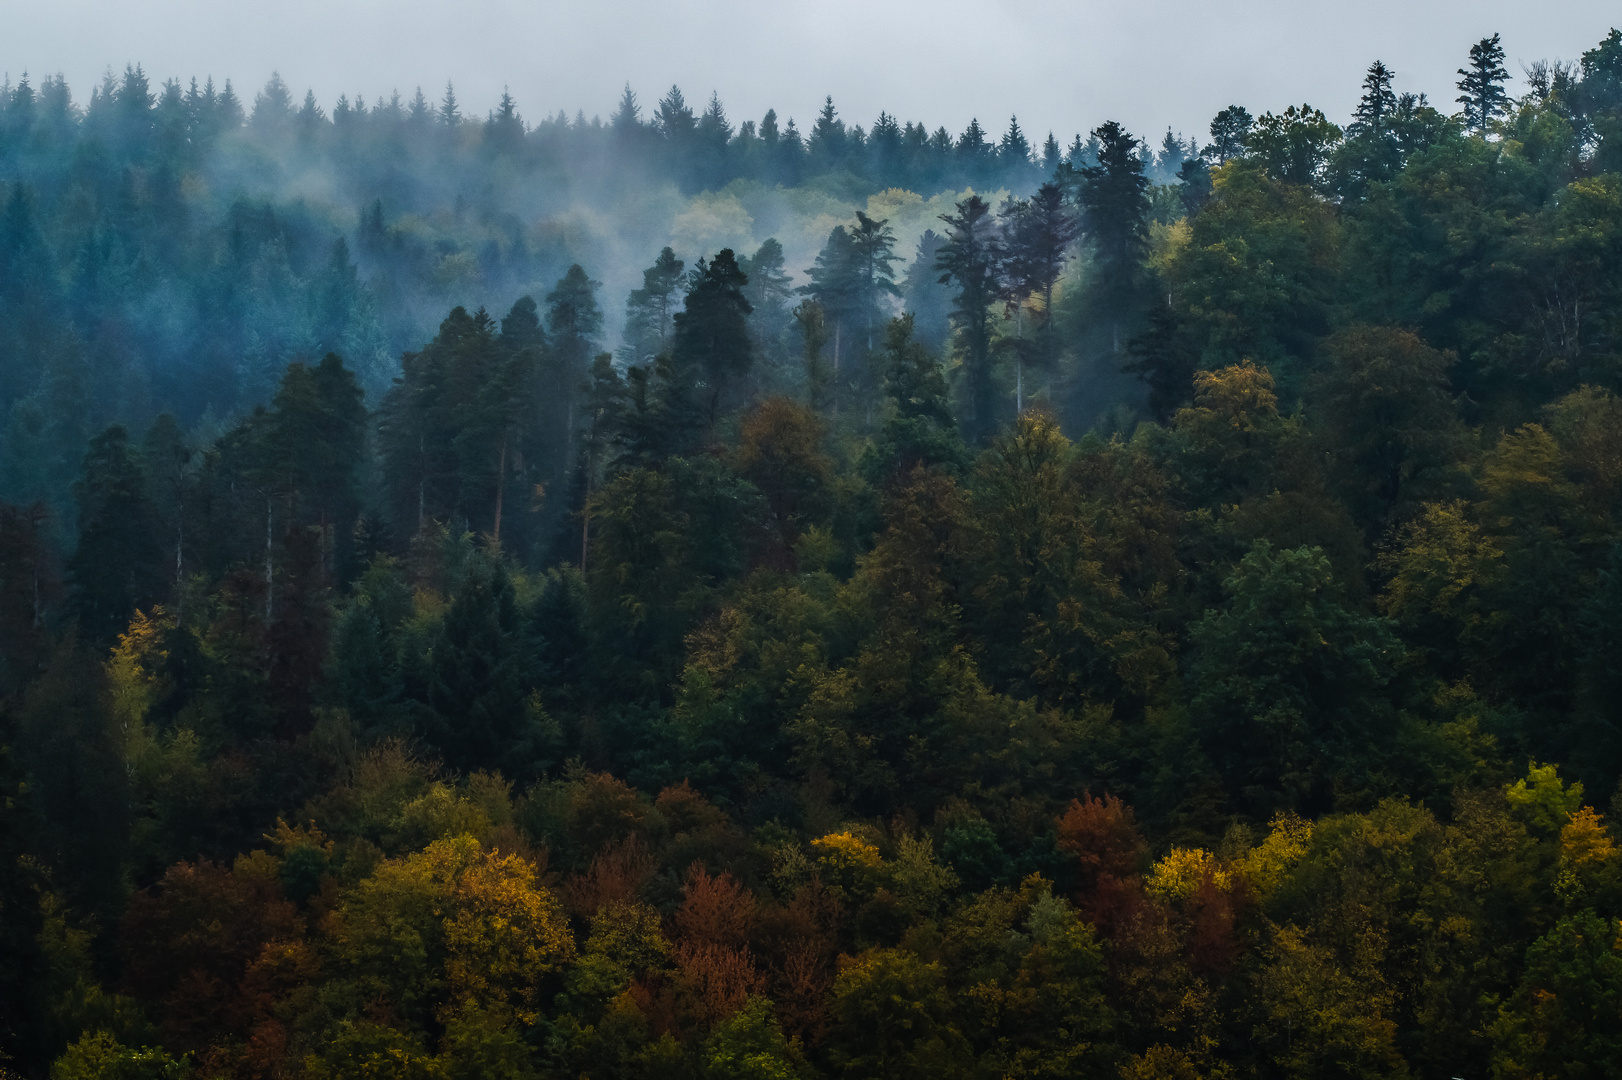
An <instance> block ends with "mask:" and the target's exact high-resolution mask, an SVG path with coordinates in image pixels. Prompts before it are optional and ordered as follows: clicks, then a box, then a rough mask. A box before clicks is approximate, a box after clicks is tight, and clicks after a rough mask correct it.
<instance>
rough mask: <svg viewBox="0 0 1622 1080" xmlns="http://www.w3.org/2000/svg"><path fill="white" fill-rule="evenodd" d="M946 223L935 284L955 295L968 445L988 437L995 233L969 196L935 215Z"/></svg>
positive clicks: (984, 210)
mask: <svg viewBox="0 0 1622 1080" xmlns="http://www.w3.org/2000/svg"><path fill="white" fill-rule="evenodd" d="M940 219H941V221H943V222H945V223H946V226H947V233H946V238H945V241H944V242H943V243H942V244H941V246H940V250H939V251H938V252H937V253H936V255H935V267H936V269H937V270H939V271H940V282H941V284H943V285H945V284H947V283H949V282H950V283H952V284H954V285H955V286H956V288H957V297H956V299H955V300H954V302H953V304H952V326H953V328H954V329H956V330H957V332H958V349H959V351H960V353H961V354H962V357H963V372H964V381H965V383H966V387H965V389H966V391H967V396H968V417H967V421H966V423H965V424H964V425H963V426H964V430H965V433H966V435H967V437H968V441H969V443H970V444H979V443H981V442H983V441H985V440H986V439H988V438H990V437H991V433H992V431H993V430H995V426H996V415H995V406H994V404H993V402H994V400H995V397H996V388H995V383H994V382H993V380H992V372H991V305H992V304H993V303H994V302H995V301H996V299H997V296H998V294H999V293H1000V291H1001V288H1002V281H1001V277H1000V273H999V271H1000V266H1001V250H1000V246H1001V237H1000V236H999V235H998V229H997V222H996V218H995V217H993V216H992V213H991V204H990V203H988V202H986V201H985V200H984V199H982V198H981V197H980V196H978V195H971V196H969V197H968V198H967V199H964V200H963V201H962V202H960V203H958V204H957V212H956V213H954V214H942V215H940Z"/></svg>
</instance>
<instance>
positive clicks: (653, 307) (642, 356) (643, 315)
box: [620, 248, 685, 364]
mask: <svg viewBox="0 0 1622 1080" xmlns="http://www.w3.org/2000/svg"><path fill="white" fill-rule="evenodd" d="M684 265H685V264H684V263H683V262H682V261H681V260H680V259H678V258H676V253H675V252H674V251H672V250H671V249H670V248H665V249H663V250H662V251H660V252H659V257H658V258H657V259H655V260H654V262H653V265H652V266H650V267H648V268H647V269H646V270H644V271H642V287H641V288H640V289H632V290H631V295H630V296H629V297H628V298H627V299H626V301H625V344H624V345H622V346H621V347H620V355H621V357H622V358H623V359H624V360H625V362H626V363H628V364H646V363H649V362H651V361H652V360H653V358H654V357H655V356H658V355H659V354H661V353H664V352H667V351H668V350H669V348H670V337H671V331H672V329H673V328H674V324H673V322H672V317H673V316H674V315H675V313H676V312H675V309H676V290H677V289H678V288H680V287H681V283H682V270H683V268H684Z"/></svg>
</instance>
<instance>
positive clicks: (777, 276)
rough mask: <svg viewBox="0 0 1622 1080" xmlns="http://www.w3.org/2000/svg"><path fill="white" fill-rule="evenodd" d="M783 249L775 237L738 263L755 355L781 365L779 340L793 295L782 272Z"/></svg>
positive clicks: (769, 238) (785, 327)
mask: <svg viewBox="0 0 1622 1080" xmlns="http://www.w3.org/2000/svg"><path fill="white" fill-rule="evenodd" d="M784 266H785V261H784V257H783V245H782V244H780V243H778V241H777V238H776V237H767V238H766V240H765V242H763V243H762V244H761V245H760V247H758V248H756V249H755V253H754V254H753V255H752V256H750V257H749V258H748V259H746V260H743V261H742V262H741V263H740V267H741V268H742V270H743V272H744V275H745V276H746V277H748V279H749V284H748V285H747V286H746V287H745V288H744V296H745V297H746V298H747V299H748V301H749V306H750V308H751V309H753V310H752V311H751V312H750V315H749V326H750V329H751V331H752V332H753V334H754V339H755V351H756V353H757V355H758V356H759V357H760V358H761V359H763V360H770V361H772V362H774V363H777V364H781V363H782V362H783V360H784V357H783V356H782V344H783V342H782V338H783V334H784V332H785V331H786V330H787V328H788V320H789V317H790V316H789V303H788V302H789V298H790V297H791V296H793V295H794V287H793V285H792V280H793V279H792V278H790V277H789V275H788V274H787V273H785V272H784Z"/></svg>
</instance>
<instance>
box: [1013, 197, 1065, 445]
mask: <svg viewBox="0 0 1622 1080" xmlns="http://www.w3.org/2000/svg"><path fill="white" fill-rule="evenodd" d="M1078 231H1079V226H1078V225H1077V222H1076V220H1075V218H1074V216H1072V214H1071V213H1070V209H1069V207H1068V206H1067V205H1066V200H1065V197H1064V192H1063V190H1061V189H1060V187H1059V185H1058V184H1055V183H1051V182H1050V183H1046V184H1043V185H1042V186H1041V187H1040V188H1039V189H1037V192H1036V194H1035V195H1033V196H1031V198H1030V199H1016V200H1011V201H1010V203H1009V204H1008V206H1006V207H1005V208H1004V210H1003V233H1004V241H1003V273H1004V279H1005V284H1006V287H1007V298H1008V303H1009V304H1010V305H1011V306H1012V308H1013V314H1014V316H1015V318H1016V320H1017V322H1018V325H1017V327H1016V334H1015V337H1014V340H1013V342H1012V345H1013V348H1014V350H1015V363H1016V371H1015V382H1014V409H1015V412H1016V413H1018V412H1023V411H1024V408H1025V368H1026V365H1027V363H1034V364H1036V365H1038V366H1041V367H1044V368H1049V369H1051V367H1052V366H1053V362H1054V360H1055V359H1056V350H1057V345H1058V342H1057V339H1056V337H1055V335H1054V333H1053V326H1052V321H1053V287H1054V285H1055V284H1056V283H1057V282H1058V280H1059V276H1060V275H1061V274H1062V273H1063V272H1064V265H1065V260H1066V258H1067V257H1068V251H1069V247H1070V243H1071V241H1073V240H1074V239H1075V238H1076V234H1077V232H1078ZM1033 297H1034V298H1040V300H1041V306H1040V307H1039V308H1036V309H1035V311H1034V313H1033V314H1034V317H1035V329H1036V333H1035V336H1034V337H1033V338H1027V336H1026V334H1025V313H1026V309H1027V307H1028V306H1029V304H1030V301H1031V300H1032V298H1033Z"/></svg>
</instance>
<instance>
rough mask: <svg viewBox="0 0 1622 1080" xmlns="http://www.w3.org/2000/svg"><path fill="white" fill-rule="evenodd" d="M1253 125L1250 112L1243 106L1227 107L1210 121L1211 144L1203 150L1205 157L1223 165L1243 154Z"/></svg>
mask: <svg viewBox="0 0 1622 1080" xmlns="http://www.w3.org/2000/svg"><path fill="white" fill-rule="evenodd" d="M1254 123H1255V121H1254V120H1252V119H1251V116H1250V110H1248V109H1246V108H1245V107H1244V106H1243V105H1229V106H1228V107H1227V108H1226V109H1223V110H1222V111H1221V112H1219V113H1217V114H1216V116H1215V117H1214V118H1213V119H1212V120H1211V144H1210V145H1209V146H1207V147H1206V148H1205V153H1206V155H1207V156H1208V157H1213V158H1215V159H1216V163H1217V164H1218V165H1225V164H1227V162H1228V159H1229V158H1235V157H1238V156H1239V155H1241V154H1243V153H1244V152H1245V140H1246V139H1247V138H1249V136H1250V129H1251V126H1252V125H1253V124H1254Z"/></svg>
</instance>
